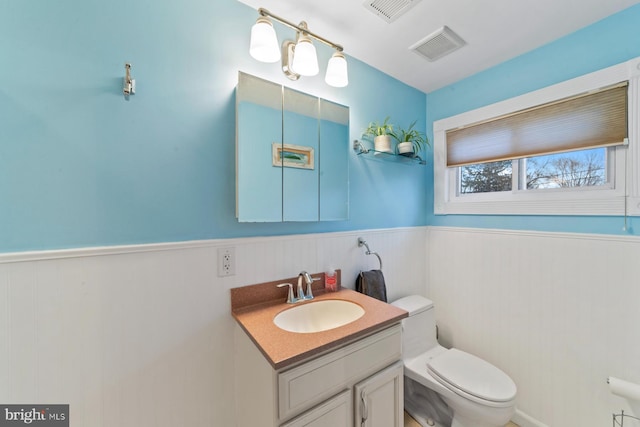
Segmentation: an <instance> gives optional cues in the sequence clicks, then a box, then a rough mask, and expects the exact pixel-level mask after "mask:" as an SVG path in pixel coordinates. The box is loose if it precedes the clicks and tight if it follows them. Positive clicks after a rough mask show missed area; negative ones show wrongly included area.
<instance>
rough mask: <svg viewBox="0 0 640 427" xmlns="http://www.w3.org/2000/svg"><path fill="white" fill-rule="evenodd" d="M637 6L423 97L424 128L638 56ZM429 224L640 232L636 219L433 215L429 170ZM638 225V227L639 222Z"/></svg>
mask: <svg viewBox="0 0 640 427" xmlns="http://www.w3.org/2000/svg"><path fill="white" fill-rule="evenodd" d="M638 28H640V5H636V6H633V7H631V8H629V9H626V10H624V11H622V12H620V13H618V14H615V15H612V16H610V17H608V18H606V19H604V20H602V21H599V22H597V23H595V24H593V25H591V26H588V27H586V28H584V29H582V30H580V31H577V32H575V33H573V34H570V35H568V36H566V37H563V38H561V39H559V40H557V41H555V42H553V43H550V44H548V45H545V46H543V47H541V48H539V49H536V50H534V51H531V52H529V53H526V54H524V55H521V56H519V57H517V58H515V59H513V60H510V61H507V62H505V63H502V64H500V65H498V66H496V67H494V68H491V69H489V70H486V71H484V72H481V73H478V74H476V75H474V76H471V77H469V78H467V79H464V80H462V81H459V82H457V83H455V84H452V85H450V86H447V87H445V88H443V89H440V90H438V91H434V92H432V93H430V94H428V95H427V129H428V130H429V132H431V133H430V137H431V138H432V136H433V135H432V130H433V122H434V121H436V120H439V119H442V118H445V117H449V116H452V115H455V114H460V113H463V112H465V111H469V110H473V109H476V108H479V107H482V106H485V105H489V104H493V103H495V102H498V101H502V100H504V99H508V98H512V97H515V96H518V95H521V94H524V93H527V92H531V91H533V90H536V89H540V88H543V87H546V86H549V85H552V84H555V83H558V82H561V81H564V80H569V79H571V78H574V77H577V76H580V75H583V74H586V73H589V72H592V71H596V70H599V69H602V68H605V67H608V66H611V65H615V64H618V63H621V62H624V61H627V60H629V59H632V58H635V57H637V56H640V32H638ZM429 191H430V194H429V197H428V208H427V211H428V212H429V215H428V220H427V222H428V223H429V224H430V225H437V226H463V227H486V228H506V229H525V230H544V231H568V232H585V233H605V234H640V230H635V231H634V229H633V223H634V222H638V218H631V219H629V220H628V226H627V230H626V231H624V230H623V225H624V219H623V218H621V217H562V216H560V217H556V216H491V215H433V193H431V191H433V174H429ZM638 227H639V228H640V225H639V226H638Z"/></svg>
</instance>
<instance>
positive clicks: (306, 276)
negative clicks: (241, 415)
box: [298, 271, 316, 300]
mask: <svg viewBox="0 0 640 427" xmlns="http://www.w3.org/2000/svg"><path fill="white" fill-rule="evenodd" d="M302 279H304V281H305V282H306V284H307V292H306V294H305V292H304V291H303V290H302ZM314 280H316V279H314V278H313V277H311V275H310V274H309V273H307V272H306V271H301V272H300V274H298V300H304V299H313V292H311V284H312V283H313V281H314Z"/></svg>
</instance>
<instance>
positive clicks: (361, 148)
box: [353, 139, 427, 165]
mask: <svg viewBox="0 0 640 427" xmlns="http://www.w3.org/2000/svg"><path fill="white" fill-rule="evenodd" d="M353 151H355V152H356V154H357V155H358V156H362V157H364V158H368V159H371V160H378V161H383V162H393V163H402V164H412V165H426V164H427V162H426V161H424V160H423V159H422V158H421V157H420V156H416V155H415V154H414V155H413V156H405V155H402V154H396V153H389V152H386V151H376V150H374V149H373V148H367V147H366V146H365V145H364V144H363V143H362V141H359V140H357V139H354V140H353Z"/></svg>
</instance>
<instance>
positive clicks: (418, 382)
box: [392, 295, 517, 427]
mask: <svg viewBox="0 0 640 427" xmlns="http://www.w3.org/2000/svg"><path fill="white" fill-rule="evenodd" d="M392 304H393V305H395V306H397V307H400V308H402V309H404V310H406V311H407V312H409V317H407V318H406V319H404V320H403V321H402V326H403V348H402V352H403V355H402V358H403V361H404V374H405V377H406V378H407V379H408V380H409V381H412V384H413V385H414V386H417V387H426V388H427V389H429V390H432V391H434V392H436V393H437V395H438V396H439V397H440V398H441V399H442V400H443V401H444V402H445V403H446V404H447V406H448V407H449V409H450V410H451V411H452V412H453V418H452V420H451V427H503V426H504V425H505V424H507V422H509V420H510V419H511V417H512V416H513V414H514V412H515V397H516V392H517V389H516V385H515V383H514V382H513V380H512V379H511V378H510V377H509V376H508V375H507V374H505V373H504V372H503V371H501V370H500V369H499V368H497V367H495V366H493V365H492V364H490V363H489V362H487V361H485V360H483V359H481V358H479V357H477V356H474V355H472V354H470V353H466V352H464V351H461V350H458V349H455V348H451V349H447V348H444V347H442V346H441V345H439V344H438V341H437V338H436V327H435V316H434V308H433V303H432V302H431V301H430V300H428V299H426V298H424V297H422V296H419V295H412V296H409V297H405V298H401V299H399V300H397V301H394V302H392ZM423 395H428V393H423ZM421 398H422V399H423V401H424V397H421ZM419 401H420V400H419V399H416V398H413V397H412V396H405V402H406V405H405V406H406V409H407V412H409V413H410V414H411V412H415V411H421V406H422V407H424V408H429V407H432V405H430V404H427V403H429V402H425V404H423V405H420V404H417V403H416V402H419ZM425 410H426V411H428V409H425ZM421 412H423V411H421ZM430 415H431V414H428V413H420V414H416V416H415V417H414V418H416V419H425V418H426V419H430V418H432V417H431V416H430Z"/></svg>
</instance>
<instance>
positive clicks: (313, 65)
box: [291, 36, 320, 76]
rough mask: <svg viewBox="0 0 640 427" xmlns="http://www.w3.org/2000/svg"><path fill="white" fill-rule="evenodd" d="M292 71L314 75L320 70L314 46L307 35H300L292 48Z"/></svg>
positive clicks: (304, 74)
mask: <svg viewBox="0 0 640 427" xmlns="http://www.w3.org/2000/svg"><path fill="white" fill-rule="evenodd" d="M291 69H292V70H293V72H295V73H297V74H300V75H301V76H315V75H316V74H318V72H319V71H320V68H319V67H318V56H317V55H316V48H315V46H313V43H311V39H310V38H309V37H308V36H300V38H299V39H298V43H296V47H295V49H294V50H293V64H291Z"/></svg>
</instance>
